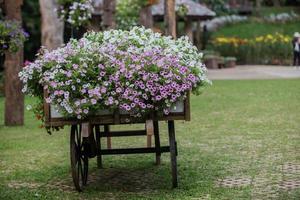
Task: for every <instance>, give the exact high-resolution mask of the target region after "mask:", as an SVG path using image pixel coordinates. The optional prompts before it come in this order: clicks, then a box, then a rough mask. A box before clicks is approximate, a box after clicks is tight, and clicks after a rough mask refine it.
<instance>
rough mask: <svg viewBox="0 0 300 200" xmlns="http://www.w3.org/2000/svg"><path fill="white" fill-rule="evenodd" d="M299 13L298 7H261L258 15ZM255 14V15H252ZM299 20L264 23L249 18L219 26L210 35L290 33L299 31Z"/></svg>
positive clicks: (240, 35) (238, 35) (243, 35)
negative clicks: (244, 20) (245, 20)
mask: <svg viewBox="0 0 300 200" xmlns="http://www.w3.org/2000/svg"><path fill="white" fill-rule="evenodd" d="M291 12H295V13H297V14H298V15H299V14H300V8H298V7H262V8H261V10H260V13H259V16H261V17H263V16H269V15H270V14H279V13H291ZM253 16H255V15H253ZM299 27H300V21H295V22H288V23H282V24H280V23H277V24H274V23H266V22H262V21H258V20H257V18H253V17H251V18H250V21H247V22H241V23H237V24H232V25H228V26H225V27H223V28H220V29H219V30H217V31H216V32H213V33H212V37H213V38H214V37H239V38H253V37H256V36H261V35H266V34H274V33H276V32H278V33H282V34H286V35H290V36H291V37H292V36H293V34H294V33H295V32H299V31H300V29H299Z"/></svg>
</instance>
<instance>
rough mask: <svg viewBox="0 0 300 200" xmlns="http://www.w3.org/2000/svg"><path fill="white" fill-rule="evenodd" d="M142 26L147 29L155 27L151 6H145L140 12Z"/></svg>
mask: <svg viewBox="0 0 300 200" xmlns="http://www.w3.org/2000/svg"><path fill="white" fill-rule="evenodd" d="M139 21H140V25H142V26H144V27H145V28H151V29H152V27H153V17H152V11H151V6H150V5H148V6H145V7H143V8H142V9H141V11H140V19H139Z"/></svg>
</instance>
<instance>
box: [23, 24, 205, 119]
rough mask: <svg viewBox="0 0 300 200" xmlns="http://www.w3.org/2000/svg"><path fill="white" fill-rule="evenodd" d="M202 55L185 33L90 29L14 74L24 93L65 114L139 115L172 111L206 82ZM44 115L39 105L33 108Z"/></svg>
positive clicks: (74, 116) (134, 29)
mask: <svg viewBox="0 0 300 200" xmlns="http://www.w3.org/2000/svg"><path fill="white" fill-rule="evenodd" d="M205 72H206V69H205V67H204V65H203V64H202V54H201V53H199V51H198V50H197V48H196V47H195V46H193V45H192V44H191V43H190V42H189V40H188V38H187V37H181V38H179V39H177V40H174V39H172V38H171V37H166V36H162V35H161V34H159V33H154V32H152V31H151V30H149V29H144V28H138V27H135V28H133V29H132V30H130V31H121V30H111V31H105V32H99V33H96V32H89V33H86V34H85V35H84V37H83V38H81V39H80V40H75V39H72V40H71V41H70V42H69V43H67V44H66V45H65V46H63V47H61V48H58V49H56V50H54V51H51V52H48V51H47V50H45V51H44V52H43V53H41V54H40V55H38V58H37V59H36V61H35V62H33V63H30V64H28V65H27V66H25V67H24V68H23V70H22V71H21V72H20V74H19V76H20V79H21V80H22V82H23V83H24V88H23V92H26V93H27V94H30V95H33V96H37V97H39V99H40V100H41V102H43V100H44V99H43V98H44V95H43V91H45V92H46V93H47V95H46V98H45V101H46V102H47V103H49V104H51V105H52V108H51V109H52V110H55V111H56V112H58V113H59V114H60V115H62V116H63V117H65V118H77V119H86V118H88V117H89V116H91V115H93V116H94V115H97V113H101V112H113V111H114V110H116V109H118V110H121V111H123V112H128V113H131V115H134V116H135V117H137V118H139V117H143V116H146V115H147V114H149V113H152V112H154V111H155V112H156V113H161V114H162V115H168V114H169V113H170V112H172V110H174V109H175V110H176V105H178V102H182V101H183V100H184V99H185V98H186V97H187V93H188V92H189V91H193V92H194V93H195V94H198V93H199V90H200V89H201V87H202V86H204V85H205V84H206V83H209V80H208V79H207V77H206V74H205ZM34 110H35V112H36V113H37V114H39V115H41V116H42V115H43V106H42V105H37V106H35V109H34Z"/></svg>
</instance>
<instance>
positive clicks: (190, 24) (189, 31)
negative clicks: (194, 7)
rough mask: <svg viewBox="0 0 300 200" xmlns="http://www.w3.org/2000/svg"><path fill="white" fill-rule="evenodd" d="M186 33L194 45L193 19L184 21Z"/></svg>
mask: <svg viewBox="0 0 300 200" xmlns="http://www.w3.org/2000/svg"><path fill="white" fill-rule="evenodd" d="M184 32H185V34H186V35H187V36H188V37H189V39H190V41H191V42H192V43H194V37H193V21H192V20H191V19H186V20H185V21H184Z"/></svg>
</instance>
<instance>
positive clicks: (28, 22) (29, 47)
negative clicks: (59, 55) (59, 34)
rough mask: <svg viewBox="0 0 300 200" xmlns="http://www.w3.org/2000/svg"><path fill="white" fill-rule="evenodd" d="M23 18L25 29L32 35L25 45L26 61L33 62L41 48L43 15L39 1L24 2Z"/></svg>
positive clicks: (27, 0)
mask: <svg viewBox="0 0 300 200" xmlns="http://www.w3.org/2000/svg"><path fill="white" fill-rule="evenodd" d="M22 17H23V27H24V29H25V30H26V31H27V32H28V33H29V35H30V37H29V38H28V40H27V41H26V42H25V44H24V59H25V60H33V59H34V58H35V54H36V53H37V51H38V50H39V49H40V46H41V15H40V8H39V1H38V0H26V1H24V4H23V7H22Z"/></svg>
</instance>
